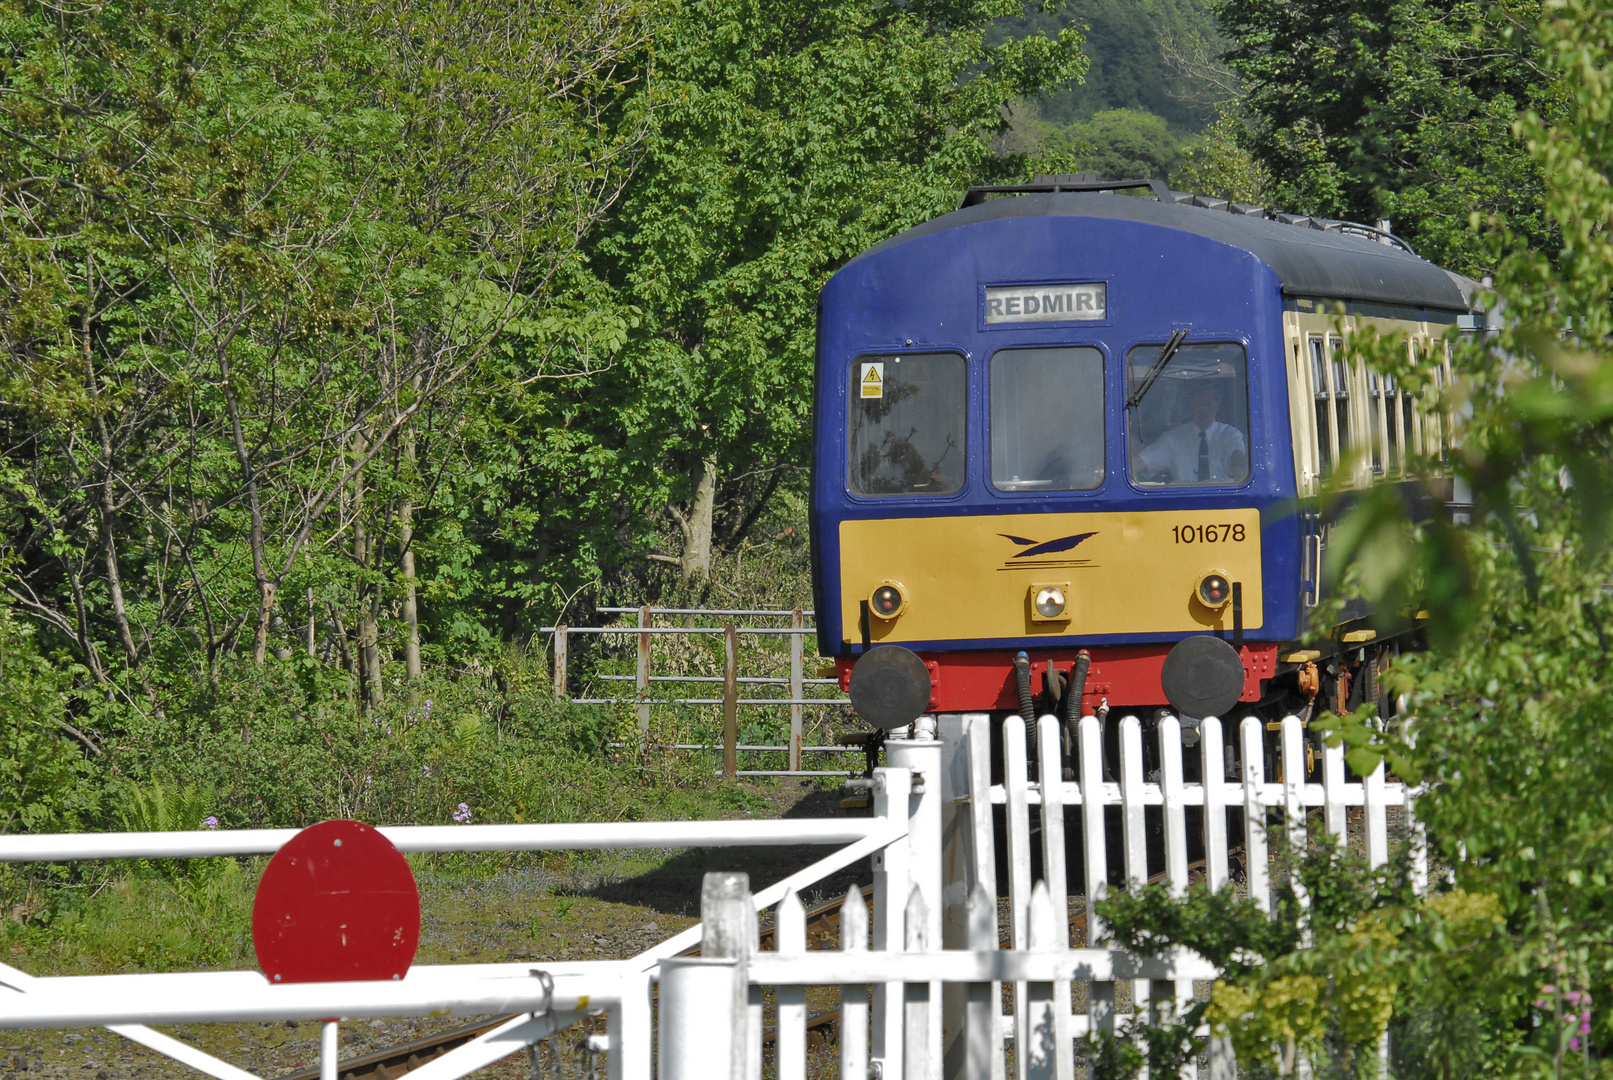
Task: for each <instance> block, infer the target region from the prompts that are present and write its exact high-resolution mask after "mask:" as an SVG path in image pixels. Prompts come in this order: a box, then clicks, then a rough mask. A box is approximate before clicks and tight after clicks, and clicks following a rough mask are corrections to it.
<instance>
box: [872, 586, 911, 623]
mask: <svg viewBox="0 0 1613 1080" xmlns="http://www.w3.org/2000/svg"><path fill="white" fill-rule="evenodd" d="M906 603H907V598H906V597H904V596H903V595H902V589H901V586H899V585H897V584H895V583H894V582H889V581H887V582H886V583H885V584H883V585H880V586H879V587H878V588H876V589H875V590H874V591H873V592H872V593H870V594H869V596H868V610H869V612H870V613H871V614H873V615H874V617H876V618H880V619H894V618H896V616H898V615H900V614H901V613H902V608H903V606H904V605H905V604H906Z"/></svg>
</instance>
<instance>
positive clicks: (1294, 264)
mask: <svg viewBox="0 0 1613 1080" xmlns="http://www.w3.org/2000/svg"><path fill="white" fill-rule="evenodd" d="M1475 288H1477V286H1476V283H1474V282H1472V281H1470V280H1468V279H1466V278H1463V277H1461V276H1459V275H1456V274H1453V273H1450V272H1448V271H1445V270H1442V269H1441V268H1439V267H1437V266H1435V265H1433V264H1432V263H1429V262H1427V261H1426V260H1424V259H1421V258H1419V257H1418V256H1417V255H1416V254H1415V253H1414V252H1412V251H1411V250H1410V249H1409V248H1408V247H1407V246H1406V245H1405V244H1404V243H1402V242H1401V241H1399V240H1398V239H1397V238H1395V237H1394V236H1392V235H1391V234H1390V232H1389V231H1388V223H1386V222H1385V223H1380V226H1379V227H1377V228H1374V227H1368V226H1363V225H1355V224H1351V223H1347V222H1338V221H1325V220H1319V219H1313V218H1307V217H1298V216H1294V215H1286V214H1273V213H1268V212H1266V211H1264V210H1263V209H1261V208H1259V207H1253V206H1242V205H1238V204H1230V203H1228V202H1227V201H1226V200H1218V199H1208V198H1204V197H1200V196H1192V195H1185V194H1182V193H1179V192H1173V191H1170V190H1168V189H1167V188H1166V187H1165V186H1164V185H1163V184H1161V183H1160V182H1158V181H1134V182H1114V181H1091V180H1088V179H1086V178H1074V177H1053V178H1043V179H1042V180H1039V181H1038V182H1036V183H1033V184H1027V185H1019V186H1013V187H990V188H974V189H971V190H970V192H969V194H968V195H967V196H966V197H965V199H964V202H963V206H962V207H961V208H960V209H959V210H957V211H956V212H953V213H950V214H946V215H944V216H942V217H939V218H936V219H935V220H933V221H930V222H927V223H925V224H923V225H920V226H918V227H916V228H913V229H909V230H908V231H906V232H904V233H901V234H900V235H898V236H895V237H893V238H891V239H889V240H887V241H885V242H884V243H881V244H879V245H877V246H875V247H873V248H871V249H870V250H869V251H867V252H865V253H864V254H863V255H861V256H859V257H858V258H857V259H855V260H854V261H852V262H851V263H850V264H848V265H847V266H846V267H845V268H844V269H842V270H841V271H840V272H839V273H837V274H836V275H835V276H834V277H833V278H832V279H831V280H830V281H829V283H828V284H827V285H826V286H825V287H824V289H823V293H822V297H821V300H820V311H819V338H818V355H817V388H816V417H817V421H816V441H815V449H814V455H813V468H814V474H813V477H812V508H811V523H812V551H813V560H814V566H813V570H814V581H815V588H816V592H817V596H816V602H817V610H818V626H819V636H820V648H821V650H822V652H823V654H824V655H826V656H833V657H835V659H836V664H837V668H838V670H839V672H840V674H841V677H842V680H843V682H844V683H845V684H846V685H848V686H850V687H851V688H852V690H853V696H854V698H856V697H857V696H858V691H859V687H858V685H857V684H858V683H859V682H860V683H861V684H862V685H861V687H860V690H861V697H862V700H863V702H864V703H866V704H867V705H868V708H866V709H864V714H865V715H870V714H873V718H875V719H876V720H877V719H878V716H879V714H880V711H881V709H882V708H884V707H885V705H891V706H893V707H895V708H896V711H897V712H901V711H902V708H904V707H903V706H899V703H900V701H901V700H903V699H904V696H905V699H906V700H909V701H911V700H912V699H913V695H914V694H920V695H921V696H922V695H927V699H926V700H924V701H923V703H922V704H923V708H924V709H925V710H927V711H939V712H968V711H994V710H1017V711H1026V712H1030V711H1034V712H1037V713H1042V712H1046V711H1049V710H1051V709H1057V710H1059V711H1060V712H1061V714H1062V715H1066V716H1080V715H1085V714H1089V713H1092V712H1094V711H1095V710H1100V709H1101V708H1103V707H1104V706H1108V707H1115V708H1124V709H1126V710H1127V711H1135V712H1138V713H1140V714H1142V715H1149V713H1148V712H1147V711H1146V710H1148V709H1149V708H1150V707H1154V708H1161V709H1163V708H1169V709H1171V710H1172V711H1173V712H1175V713H1176V714H1178V715H1182V716H1186V717H1202V716H1207V715H1227V714H1228V713H1229V712H1230V711H1231V710H1233V709H1234V708H1237V709H1239V710H1240V715H1242V714H1243V713H1244V712H1246V711H1254V712H1256V713H1265V714H1267V715H1269V716H1275V715H1277V714H1278V713H1279V712H1282V711H1286V710H1290V709H1294V708H1303V707H1307V706H1308V704H1309V703H1311V702H1313V701H1315V700H1316V699H1317V698H1318V696H1319V695H1320V697H1321V700H1322V702H1323V704H1324V705H1327V706H1331V707H1337V708H1343V707H1346V706H1347V705H1348V704H1349V703H1350V702H1351V701H1352V700H1361V699H1362V697H1363V695H1367V694H1372V693H1374V692H1375V687H1374V685H1373V684H1374V682H1375V678H1374V675H1375V673H1376V672H1377V671H1378V665H1379V659H1380V655H1381V653H1382V651H1383V650H1384V649H1385V648H1386V647H1387V645H1388V643H1386V642H1384V641H1381V640H1378V639H1377V638H1376V635H1375V633H1374V631H1373V629H1372V628H1371V627H1370V626H1368V625H1367V624H1366V622H1365V620H1364V619H1352V618H1347V619H1346V621H1345V622H1343V623H1341V624H1340V625H1339V626H1338V627H1337V629H1336V633H1335V634H1334V639H1333V641H1332V642H1331V643H1330V644H1329V645H1327V646H1325V647H1322V648H1316V647H1305V646H1302V645H1301V643H1300V641H1299V638H1300V635H1301V631H1302V629H1303V628H1304V626H1305V624H1306V613H1307V610H1308V608H1309V607H1311V606H1312V605H1314V604H1315V603H1316V602H1317V600H1318V596H1319V591H1320V590H1319V582H1320V580H1321V577H1322V574H1321V564H1322V560H1323V558H1324V557H1325V546H1326V531H1327V530H1326V523H1325V522H1323V521H1321V520H1319V519H1318V517H1317V516H1316V515H1315V514H1314V513H1310V512H1294V510H1293V509H1292V508H1293V507H1294V506H1296V505H1305V503H1304V502H1303V500H1304V499H1305V497H1307V496H1313V495H1315V494H1317V493H1318V491H1319V490H1320V486H1321V485H1322V484H1323V483H1324V481H1332V482H1335V483H1343V484H1344V486H1347V487H1348V486H1357V487H1359V486H1364V485H1367V484H1371V483H1375V482H1400V483H1406V484H1407V486H1408V489H1409V488H1412V487H1414V486H1415V488H1416V489H1417V490H1419V491H1424V492H1426V491H1427V490H1429V488H1428V485H1427V483H1426V477H1427V472H1426V468H1427V463H1429V462H1433V463H1435V465H1434V472H1435V474H1436V486H1435V490H1437V474H1438V472H1439V465H1438V463H1439V462H1441V461H1443V460H1446V459H1447V458H1448V454H1449V449H1450V440H1451V429H1450V424H1449V422H1448V420H1447V418H1445V417H1443V416H1441V415H1440V413H1439V411H1438V409H1437V406H1436V403H1437V390H1438V388H1439V387H1442V386H1443V385H1445V383H1446V382H1447V381H1448V379H1449V368H1448V361H1447V359H1446V354H1445V347H1444V344H1443V337H1444V334H1445V332H1446V330H1447V329H1448V328H1449V327H1451V326H1452V325H1453V324H1458V323H1461V324H1463V325H1466V324H1468V323H1469V322H1470V320H1471V319H1472V318H1473V316H1472V314H1471V313H1472V311H1473V304H1472V300H1473V292H1474V290H1475ZM1341 311H1342V312H1343V316H1342V324H1341V322H1340V319H1339V313H1340V312H1341ZM1366 324H1372V325H1376V326H1378V327H1379V328H1380V329H1381V330H1383V331H1385V332H1393V331H1402V332H1404V333H1405V334H1406V337H1407V340H1408V342H1409V345H1408V347H1409V348H1410V349H1411V350H1412V360H1413V361H1414V362H1415V363H1417V364H1419V365H1426V366H1428V367H1430V368H1432V369H1433V374H1434V378H1433V380H1432V381H1431V383H1430V385H1431V386H1432V387H1434V389H1433V390H1431V391H1430V392H1428V393H1427V394H1424V395H1421V396H1414V395H1412V394H1410V393H1408V392H1407V391H1405V390H1403V389H1401V388H1400V387H1397V386H1396V385H1395V383H1394V382H1393V380H1391V379H1387V378H1383V377H1380V376H1378V375H1377V374H1375V373H1373V372H1371V371H1368V370H1364V369H1362V368H1361V367H1359V366H1357V365H1352V364H1349V363H1347V362H1345V360H1344V358H1343V356H1342V354H1341V350H1340V342H1339V339H1338V337H1337V333H1338V329H1339V327H1340V326H1341V325H1342V326H1344V327H1350V326H1352V325H1353V326H1362V325H1366ZM1341 467H1347V468H1349V470H1350V475H1349V476H1347V477H1335V476H1334V475H1333V474H1334V473H1335V472H1336V470H1337V469H1339V468H1341ZM1413 467H1419V468H1421V469H1422V470H1423V471H1422V472H1420V473H1419V476H1421V477H1423V481H1422V482H1421V483H1419V484H1416V485H1413V484H1411V482H1410V481H1411V479H1412V476H1411V473H1412V469H1413ZM1355 614H1363V613H1359V612H1358V613H1355ZM882 645H901V646H904V647H905V650H906V652H905V653H903V652H902V651H900V650H882V649H880V648H879V646H882ZM882 654H883V655H882ZM912 655H916V656H917V658H918V659H917V661H914V660H913V659H912ZM865 656H868V657H872V658H874V659H873V660H871V661H870V662H869V663H868V664H866V665H863V667H862V669H861V670H860V671H859V670H857V669H858V665H859V664H860V663H861V661H862V659H863V658H864V657H865ZM892 661H900V662H892ZM921 665H922V666H921ZM854 671H855V672H856V675H855V677H854ZM1335 698H1336V699H1337V700H1336V701H1335ZM881 702H883V703H885V704H884V705H882V704H881ZM1240 702H1241V703H1243V704H1242V705H1241V706H1240V705H1239V703H1240ZM909 711H911V710H909ZM898 719H899V718H898Z"/></svg>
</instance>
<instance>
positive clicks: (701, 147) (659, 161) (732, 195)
mask: <svg viewBox="0 0 1613 1080" xmlns="http://www.w3.org/2000/svg"><path fill="white" fill-rule="evenodd" d="M1016 10H1018V7H1017V5H1015V4H1012V3H1008V2H1005V0H975V2H966V3H928V2H925V3H915V4H905V5H899V6H897V5H886V4H880V3H870V2H866V0H838V2H835V3H828V4H825V3H801V2H796V0H690V2H688V3H686V4H683V5H681V6H679V7H677V8H676V9H674V10H673V11H672V12H671V13H670V14H669V16H668V21H667V22H666V24H665V25H664V26H663V27H662V29H661V30H660V31H659V32H658V35H657V41H656V47H655V50H654V53H653V65H654V66H653V78H651V77H650V70H651V69H650V67H649V64H650V61H651V56H650V55H648V54H646V56H645V58H644V61H643V62H644V64H645V65H646V66H645V68H644V69H643V70H644V73H645V77H646V78H645V83H644V89H643V91H642V94H643V97H644V100H645V103H646V107H648V108H650V109H652V110H653V111H654V112H655V115H656V119H655V131H654V134H653V135H652V136H651V138H650V139H649V142H648V145H647V148H646V151H645V154H644V156H643V159H642V161H641V162H640V163H639V166H638V168H637V170H636V172H635V173H634V176H633V179H632V181H631V183H630V184H629V185H628V187H627V189H626V190H625V192H624V193H623V196H622V198H621V200H620V202H619V203H618V205H617V208H616V211H615V212H614V213H613V215H612V217H611V219H610V220H609V222H608V223H606V225H605V226H604V227H602V228H601V229H599V230H598V231H597V232H596V233H595V234H594V235H593V236H592V237H591V238H590V240H589V242H588V245H587V251H586V262H585V263H582V264H579V265H578V266H577V267H575V276H574V277H572V278H570V279H569V284H568V289H567V293H566V296H567V299H566V301H565V303H564V304H562V305H557V309H556V317H557V318H564V319H567V320H570V321H571V324H573V325H576V326H578V327H581V328H583V329H581V330H579V332H578V333H577V334H576V335H574V336H572V337H568V338H566V339H565V341H566V347H567V348H571V349H573V350H574V351H575V355H576V356H577V362H576V364H574V366H578V365H580V364H581V363H582V362H584V361H585V360H586V361H587V362H591V363H593V364H594V365H596V370H595V371H594V372H593V373H592V374H590V375H588V376H587V377H584V378H579V379H575V380H559V379H550V378H547V377H546V373H545V372H543V371H537V370H529V371H527V372H526V373H525V374H522V375H520V376H518V378H519V380H521V381H523V382H524V383H525V384H526V386H527V387H528V389H527V391H526V392H524V393H522V394H520V395H518V396H515V397H512V398H510V399H505V400H498V401H491V402H489V405H490V410H489V412H488V413H487V414H484V416H483V417H482V419H481V420H480V421H479V422H483V423H486V424H488V425H489V430H490V431H492V430H497V431H501V432H504V433H506V441H505V446H506V447H507V450H506V452H505V453H504V454H502V455H489V456H488V457H486V458H484V459H482V460H480V461H478V462H477V464H476V467H475V469H474V470H472V471H471V472H470V473H469V474H468V476H469V478H471V480H472V482H471V484H470V486H469V488H468V489H466V490H465V491H464V495H463V496H462V497H463V499H464V501H463V502H461V503H459V504H457V505H458V507H459V509H460V513H461V514H462V516H461V517H460V518H459V519H458V520H459V521H460V522H462V524H460V525H457V526H456V527H457V528H462V529H463V534H462V535H464V537H465V542H464V543H462V544H460V545H458V546H456V548H455V550H454V552H453V553H452V557H453V558H455V559H458V560H460V561H459V562H457V563H455V564H454V565H451V566H444V567H443V568H442V569H441V571H440V572H441V574H442V576H443V578H444V580H445V582H447V581H453V582H455V583H456V584H455V585H454V586H453V587H455V588H456V589H457V590H458V591H459V594H460V595H466V594H468V593H469V592H472V591H475V592H477V593H479V594H480V595H483V596H486V597H488V599H489V602H490V603H492V604H494V605H496V607H497V609H498V611H499V616H498V620H497V621H498V624H499V625H501V626H503V627H504V628H505V629H506V630H513V629H514V628H515V627H516V626H517V625H524V624H526V623H529V621H530V618H531V616H530V615H525V614H523V613H522V612H523V610H524V609H525V608H527V607H529V606H531V605H541V606H542V607H543V608H547V609H548V610H553V609H554V607H557V606H559V605H560V604H561V603H562V602H564V600H565V598H566V596H567V595H569V594H570V592H571V590H573V589H575V588H576V587H578V586H581V585H584V584H586V583H588V582H589V581H590V580H591V579H593V580H598V576H599V575H600V574H601V573H602V572H603V570H602V568H617V567H624V566H625V567H626V568H627V570H629V571H640V572H641V571H642V568H643V565H644V564H643V562H642V561H641V560H642V559H644V558H646V557H647V558H649V559H651V560H655V561H660V562H664V563H671V564H674V565H676V566H678V568H679V573H680V575H682V576H685V577H689V578H695V579H698V578H700V577H701V576H703V575H704V574H705V573H706V572H707V570H708V569H709V566H710V557H711V551H712V549H713V545H714V543H724V542H726V543H733V542H736V541H737V540H738V539H739V538H741V537H743V536H744V535H745V534H746V532H747V530H748V529H749V528H750V527H751V526H752V525H753V523H754V522H755V521H756V520H757V517H758V515H759V514H760V513H761V512H762V511H763V510H764V509H765V508H766V507H767V506H768V505H769V502H770V500H771V499H772V498H773V497H775V496H776V494H777V493H778V492H779V491H780V490H789V489H790V488H791V487H792V486H793V487H795V488H796V489H797V490H799V488H800V486H801V485H802V482H803V480H804V473H805V462H806V459H807V447H808V445H809V440H810V427H809V417H810V411H811V402H810V395H811V388H812V362H813V342H814V309H815V304H816V295H817V291H818V290H819V289H820V288H821V287H822V285H823V283H824V281H825V280H826V279H827V277H828V276H829V274H830V273H832V272H833V271H834V270H835V269H836V268H837V267H839V266H840V265H842V264H843V263H844V262H846V261H847V260H848V259H850V258H852V257H853V256H855V255H856V254H857V253H858V252H860V251H862V250H864V249H866V248H867V247H869V246H870V245H872V244H873V243H875V242H877V241H879V240H881V239H883V238H885V237H887V236H889V235H891V234H892V233H895V232H897V231H899V230H900V229H902V228H905V227H907V226H910V225H912V224H916V223H918V222H921V221H924V220H926V219H928V218H930V217H933V216H935V215H936V214H937V213H940V212H943V211H946V210H949V209H952V208H953V207H954V206H956V200H957V198H958V196H959V193H960V192H961V190H962V189H963V188H964V187H965V186H967V185H968V184H969V183H971V182H975V181H977V180H984V179H990V178H995V177H1001V176H1005V175H1010V174H1012V173H1014V172H1015V171H1018V170H1023V169H1025V168H1026V167H1027V166H1026V165H1025V164H1024V163H1023V162H1021V161H1016V160H1008V161H1004V160H1001V159H999V158H998V157H997V156H996V155H995V154H994V153H993V151H992V139H993V138H994V137H995V136H996V135H997V134H998V133H999V132H1000V131H1001V130H1002V128H1003V126H1004V121H1003V113H1002V110H1003V108H1004V106H1005V105H1006V104H1007V103H1008V102H1011V101H1013V100H1015V99H1016V98H1017V97H1020V96H1022V95H1025V94H1030V93H1035V92H1037V91H1038V90H1040V89H1042V88H1045V87H1052V86H1056V85H1058V84H1060V83H1063V82H1065V81H1068V80H1069V79H1071V78H1073V77H1076V76H1078V75H1079V74H1080V71H1081V68H1082V63H1081V59H1080V54H1079V52H1078V50H1077V46H1078V42H1079V36H1078V35H1077V34H1076V33H1075V32H1073V31H1066V32H1065V33H1064V34H1063V35H1062V36H1061V37H1060V38H1057V39H1053V38H1047V37H1043V36H1039V35H1037V36H1031V37H1027V38H1023V39H1020V40H1013V41H1005V42H1003V43H1001V44H998V45H994V46H988V45H987V44H986V33H987V30H988V27H989V25H990V23H991V20H992V19H993V18H995V17H997V16H1000V15H1002V14H1004V13H1006V12H1011V11H1016ZM612 313H614V316H615V318H614V319H612V318H610V317H609V316H610V315H611V314H612ZM590 320H593V321H592V322H590ZM590 326H592V327H593V328H594V332H593V333H590V332H588V331H587V328H588V327H590ZM617 334H623V335H625V336H623V337H616V335H617ZM601 336H602V337H603V338H604V339H605V340H606V341H608V342H611V343H614V342H618V341H619V342H621V348H620V351H619V353H616V354H615V355H614V356H613V357H612V356H611V355H610V354H609V352H608V349H607V348H602V347H601V346H600V343H599V342H600V338H601ZM498 441H499V440H497V439H490V440H489V442H488V444H487V445H489V446H492V445H494V444H496V443H497V442H498ZM456 497H460V496H456ZM663 543H664V544H665V548H664V549H663V547H662V545H663ZM624 559H625V560H627V561H626V562H625V563H624V561H623V560H624ZM618 572H621V571H618Z"/></svg>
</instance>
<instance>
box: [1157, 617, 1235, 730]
mask: <svg viewBox="0 0 1613 1080" xmlns="http://www.w3.org/2000/svg"><path fill="white" fill-rule="evenodd" d="M1159 681H1160V684H1161V686H1162V687H1163V688H1164V690H1165V700H1166V701H1169V702H1170V703H1171V708H1173V709H1175V710H1176V712H1177V714H1178V715H1179V716H1186V717H1189V718H1192V719H1195V720H1201V719H1203V718H1204V717H1206V716H1214V717H1224V716H1225V715H1226V714H1227V710H1229V709H1231V708H1232V707H1233V706H1234V705H1236V704H1237V703H1238V699H1239V698H1240V697H1242V696H1243V661H1242V660H1241V659H1239V657H1238V651H1237V650H1236V649H1234V648H1233V647H1232V646H1231V645H1228V644H1227V643H1226V642H1224V641H1222V640H1221V639H1220V638H1217V637H1209V636H1207V635H1205V636H1199V637H1190V638H1184V639H1182V640H1181V641H1179V642H1177V643H1176V645H1175V647H1173V648H1172V649H1171V651H1170V652H1169V653H1167V654H1166V656H1165V666H1164V667H1163V668H1162V669H1161V670H1160V673H1159Z"/></svg>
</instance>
